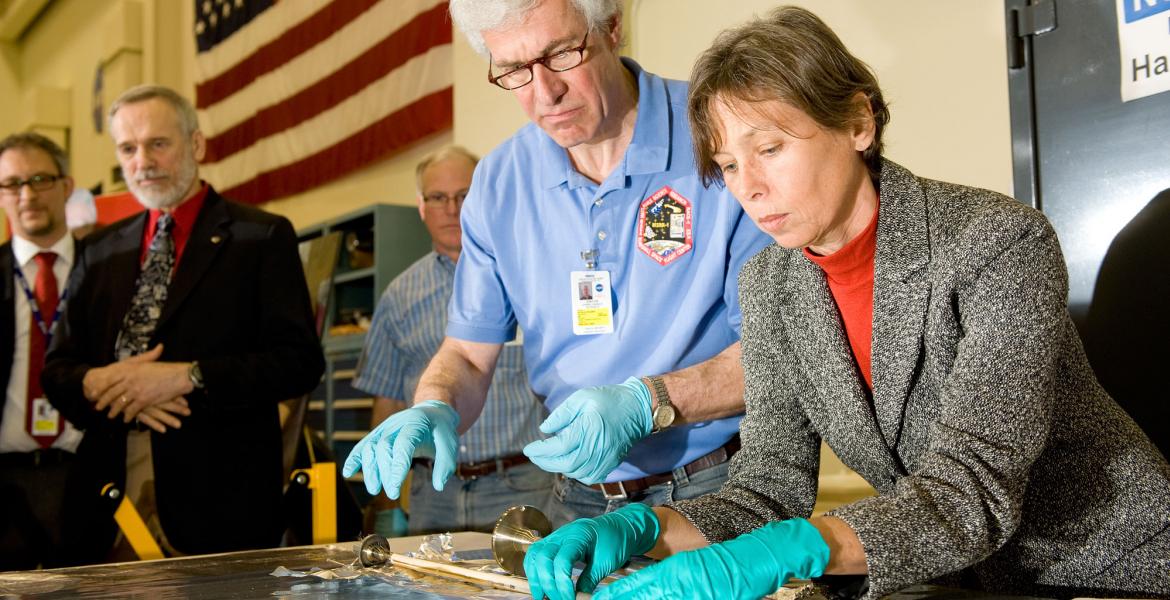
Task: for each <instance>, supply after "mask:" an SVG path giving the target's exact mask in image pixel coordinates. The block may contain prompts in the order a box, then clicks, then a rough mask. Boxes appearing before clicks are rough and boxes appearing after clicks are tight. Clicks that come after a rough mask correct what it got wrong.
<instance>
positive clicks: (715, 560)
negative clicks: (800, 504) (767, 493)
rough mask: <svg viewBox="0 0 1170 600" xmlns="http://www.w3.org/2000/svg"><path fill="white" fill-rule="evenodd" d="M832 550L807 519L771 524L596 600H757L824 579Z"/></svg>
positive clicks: (637, 577) (673, 560) (633, 578)
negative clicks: (789, 584) (794, 582)
mask: <svg viewBox="0 0 1170 600" xmlns="http://www.w3.org/2000/svg"><path fill="white" fill-rule="evenodd" d="M828 563H829V546H828V545H827V544H825V540H824V538H822V537H821V534H820V532H818V531H817V529H816V527H813V526H812V524H811V523H809V522H808V521H806V520H804V519H789V520H787V521H777V522H773V523H768V524H767V525H764V526H763V527H761V528H759V529H757V530H755V531H753V532H751V533H745V534H744V535H741V536H739V537H737V538H735V539H733V540H729V541H726V542H723V543H721V544H715V545H713V546H707V547H706V548H700V549H698V550H691V551H689V552H682V553H679V554H676V555H674V556H672V557H670V558H667V559H666V560H664V561H662V562H660V563H658V564H656V565H653V566H650V567H647V568H645V569H642V570H640V571H638V572H637V573H634V574H633V575H630V576H628V577H623V578H622V579H620V580H618V581H616V582H614V583H611V584H609V585H607V586H605V587H604V588H602V589H601V591H599V592H598V593H597V594H595V595H594V596H593V597H594V599H595V600H608V599H610V598H623V599H625V600H651V599H653V600H659V599H665V598H686V599H691V598H694V599H705V600H738V599H741V598H742V599H743V600H754V599H756V598H762V597H764V596H767V595H768V594H771V593H772V592H775V591H776V590H778V589H780V586H782V585H784V583H785V582H786V581H788V580H789V579H793V578H796V579H811V578H813V577H820V576H821V575H822V574H823V573H824V572H825V565H827V564H828Z"/></svg>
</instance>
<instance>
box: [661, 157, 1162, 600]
mask: <svg viewBox="0 0 1170 600" xmlns="http://www.w3.org/2000/svg"><path fill="white" fill-rule="evenodd" d="M880 189H881V206H880V207H879V214H878V230H877V249H876V254H875V257H874V288H873V340H872V344H873V345H872V347H873V359H872V372H873V392H872V394H870V393H869V391H868V389H867V388H866V385H865V382H864V380H863V379H862V378H861V374H860V371H859V370H858V368H857V363H856V361H855V360H854V357H853V353H852V351H851V349H850V347H849V342H848V339H847V337H846V335H845V330H844V327H843V326H842V324H841V319H840V316H839V313H838V310H837V307H836V304H835V303H834V300H833V297H832V295H831V293H830V292H829V288H828V285H827V284H826V281H825V275H824V272H823V271H821V270H820V268H818V267H817V266H816V265H814V264H813V263H812V262H811V261H809V260H808V259H807V258H805V256H804V255H803V254H802V253H801V252H800V251H793V250H786V249H784V248H781V247H779V246H775V245H773V246H771V247H769V248H766V249H765V250H763V251H762V252H760V253H759V254H757V255H756V256H755V257H753V258H752V259H751V260H749V261H748V262H747V263H746V264H745V265H744V267H743V270H742V271H741V272H740V278H739V281H740V304H741V306H742V309H743V364H744V382H745V395H744V400H745V403H746V405H747V414H746V416H745V417H744V419H743V422H742V424H741V426H740V436H741V440H742V443H743V449H742V450H741V451H740V452H739V453H738V454H736V456H735V457H734V459H733V460H732V461H731V466H730V474H729V479H728V483H727V485H725V486H724V488H723V489H722V490H720V492H719V493H717V494H714V495H711V496H707V497H704V498H700V499H697V500H693V501H683V502H679V503H678V504H675V505H673V508H675V509H676V510H678V511H679V512H681V513H682V514H683V515H684V516H685V517H686V518H687V519H689V520H690V521H691V522H692V523H694V524H695V526H696V527H697V528H698V529H699V530H700V531H701V532H702V533H703V535H704V536H705V537H706V538H707V539H708V540H711V541H720V540H724V539H729V538H732V537H735V536H736V535H739V534H741V533H746V532H747V531H750V530H752V529H755V528H756V527H759V526H761V525H763V524H764V523H765V522H767V521H772V520H781V519H787V518H791V517H807V516H808V515H809V513H811V512H812V508H813V503H814V501H815V499H816V494H817V467H818V463H819V454H818V451H819V445H820V440H822V439H823V440H824V441H825V442H827V443H828V445H829V446H830V447H831V448H832V449H833V451H834V452H836V454H837V455H838V456H839V457H840V458H841V460H842V461H843V462H844V463H845V464H846V465H848V466H850V467H852V468H853V469H854V470H856V471H857V472H858V473H859V474H860V475H861V476H862V477H864V478H865V479H866V481H868V482H869V483H870V484H872V485H873V486H874V487H875V488H876V489H877V491H878V494H879V495H878V496H877V497H873V498H865V499H862V500H860V501H858V502H855V503H853V504H850V505H847V506H844V507H841V508H838V509H836V510H834V511H833V512H832V513H831V514H833V515H834V516H836V517H838V518H840V519H841V520H843V521H845V522H846V523H848V524H849V525H850V527H852V529H853V530H854V531H855V532H856V533H857V536H858V538H859V539H860V540H861V544H862V546H863V547H864V549H865V554H866V561H867V565H868V569H869V579H870V588H869V597H871V598H879V597H882V596H885V595H886V594H889V593H892V592H894V591H896V590H898V589H901V588H903V587H906V586H908V585H911V584H915V583H922V582H927V581H931V580H935V579H936V578H940V577H943V576H948V575H951V574H955V573H959V572H962V571H964V569H968V568H969V569H970V570H969V571H965V572H964V573H963V575H965V576H967V577H968V578H967V579H965V580H959V581H956V580H954V579H950V580H947V581H946V583H951V584H954V583H961V584H962V585H969V586H974V587H979V588H983V589H986V590H989V591H994V592H1001V593H1011V594H1029V595H1038V596H1048V597H1067V596H1071V595H1074V594H1080V595H1093V596H1118V595H1120V596H1121V597H1139V596H1140V597H1144V596H1148V595H1150V594H1157V595H1166V594H1170V568H1168V567H1170V465H1167V463H1166V461H1165V460H1164V459H1163V458H1162V456H1161V455H1160V454H1159V453H1158V451H1157V449H1156V448H1154V446H1153V444H1151V443H1150V441H1149V439H1148V438H1146V436H1145V435H1143V434H1142V432H1141V430H1140V429H1138V427H1137V425H1136V424H1135V423H1134V422H1133V420H1132V419H1130V418H1129V417H1128V416H1127V415H1126V414H1125V412H1124V411H1122V410H1121V408H1120V407H1119V406H1118V405H1117V404H1116V403H1115V402H1113V400H1111V399H1110V398H1109V396H1108V395H1107V394H1106V393H1105V391H1104V390H1103V389H1101V386H1100V385H1098V384H1097V381H1096V379H1095V378H1094V377H1093V372H1092V370H1091V369H1090V367H1089V364H1088V362H1087V361H1086V359H1085V354H1084V352H1083V350H1082V349H1081V345H1080V340H1079V338H1078V337H1077V333H1076V330H1075V329H1074V327H1073V323H1072V320H1071V318H1070V317H1069V314H1068V309H1067V302H1068V273H1067V270H1066V268H1065V265H1064V260H1063V257H1062V255H1061V252H1060V245H1059V244H1058V242H1057V239H1056V234H1055V232H1053V230H1052V227H1051V226H1050V225H1049V224H1048V221H1047V220H1046V219H1045V218H1044V216H1043V215H1041V214H1040V213H1038V212H1036V211H1035V210H1032V209H1031V208H1028V207H1026V206H1024V205H1023V204H1020V203H1018V202H1016V201H1014V200H1012V199H1010V198H1006V197H1004V196H1001V195H999V194H995V193H993V192H989V191H986V190H978V189H974V188H968V187H964V186H959V185H953V184H947V183H941V182H937V181H931V180H928V179H921V178H918V177H915V176H914V175H913V174H912V173H910V172H909V171H907V170H905V169H903V168H902V167H900V166H898V165H896V164H894V163H892V162H889V161H885V162H884V163H883V166H882V172H881V188H880Z"/></svg>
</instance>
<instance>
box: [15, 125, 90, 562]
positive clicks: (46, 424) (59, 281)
mask: <svg viewBox="0 0 1170 600" xmlns="http://www.w3.org/2000/svg"><path fill="white" fill-rule="evenodd" d="M72 191H73V178H71V177H69V172H68V161H67V158H66V156H65V151H64V150H62V149H61V147H60V146H58V145H57V144H56V143H55V142H53V141H52V140H50V139H48V138H46V137H44V136H42V135H40V134H37V133H18V134H13V135H10V136H8V137H7V138H5V139H4V140H3V141H0V205H3V207H4V211H5V213H6V214H7V216H8V225H9V228H10V231H11V232H12V236H11V238H10V239H9V241H8V242H7V243H5V244H4V245H3V246H0V278H2V279H3V282H4V284H3V287H2V288H0V289H2V290H3V294H2V295H0V349H2V351H0V355H2V356H3V357H4V358H3V359H0V384H2V385H3V389H5V390H6V396H5V400H4V410H3V414H2V418H0V569H4V570H7V569H32V568H36V567H38V566H44V567H59V566H67V565H70V564H74V563H76V562H81V561H85V560H86V558H89V559H97V558H100V556H98V557H82V556H77V555H75V554H74V551H75V550H77V549H78V548H79V546H80V545H79V544H77V543H74V540H75V538H76V536H77V535H79V534H80V533H81V531H80V530H78V529H67V528H66V526H67V525H68V526H73V525H76V523H77V521H78V520H81V519H79V515H78V511H79V510H81V507H82V505H84V504H86V503H88V504H96V503H97V502H98V500H99V499H98V497H97V496H96V495H94V496H93V497H91V498H81V497H77V496H76V495H75V494H72V493H70V492H71V490H70V486H71V485H72V484H73V482H74V474H75V470H76V455H75V453H76V452H77V447H78V445H79V444H80V443H81V439H82V432H80V431H78V430H77V428H75V427H74V426H73V424H72V423H70V422H69V421H67V420H65V419H64V418H62V417H61V414H60V413H59V412H57V410H56V409H55V408H53V406H52V405H51V404H49V401H48V400H47V399H46V398H45V394H44V392H43V391H42V390H41V382H40V375H41V370H42V369H43V367H44V363H45V350H46V348H47V347H48V344H49V343H50V342H51V341H52V338H53V335H54V333H56V330H57V322H58V319H59V316H60V315H61V313H62V312H64V310H65V304H66V302H67V300H68V296H69V294H70V292H74V291H76V281H75V280H76V277H75V275H76V274H77V273H78V270H77V269H75V268H74V267H75V266H76V264H77V261H76V248H77V246H78V243H77V242H75V241H74V239H73V236H71V235H69V229H68V226H67V225H66V220H65V202H66V200H67V199H68V198H69V195H70V193H72Z"/></svg>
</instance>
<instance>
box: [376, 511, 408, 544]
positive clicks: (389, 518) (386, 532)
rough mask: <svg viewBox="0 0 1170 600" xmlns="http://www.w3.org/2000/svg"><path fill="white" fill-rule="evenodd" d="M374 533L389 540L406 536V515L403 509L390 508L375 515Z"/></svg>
mask: <svg viewBox="0 0 1170 600" xmlns="http://www.w3.org/2000/svg"><path fill="white" fill-rule="evenodd" d="M374 533H376V534H378V535H380V536H382V537H388V538H396V537H403V536H405V535H406V513H405V512H403V511H402V509H401V508H390V509H387V510H380V511H378V512H376V513H374Z"/></svg>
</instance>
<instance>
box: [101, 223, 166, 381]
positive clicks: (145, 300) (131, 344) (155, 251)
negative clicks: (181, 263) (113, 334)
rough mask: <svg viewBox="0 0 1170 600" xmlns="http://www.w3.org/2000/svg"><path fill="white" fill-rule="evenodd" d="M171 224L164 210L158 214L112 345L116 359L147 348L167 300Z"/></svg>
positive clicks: (140, 352) (139, 352) (124, 357)
mask: <svg viewBox="0 0 1170 600" xmlns="http://www.w3.org/2000/svg"><path fill="white" fill-rule="evenodd" d="M174 224H175V221H174V219H173V218H172V217H171V215H169V214H167V213H163V214H162V216H160V217H159V218H158V224H157V226H156V228H155V232H154V238H153V239H151V240H150V248H149V249H148V250H147V252H146V262H144V263H142V271H141V272H140V273H139V274H138V281H137V282H136V286H137V289H136V290H135V292H134V298H133V299H131V300H130V309H129V310H127V311H126V316H125V317H124V318H123V319H122V331H121V332H120V333H119V334H118V341H117V343H116V344H115V345H114V352H115V355H116V356H117V357H118V360H123V359H126V358H129V357H131V356H134V355H136V354H142V353H143V352H146V351H147V350H149V349H150V348H149V347H148V346H149V344H150V338H151V336H153V335H154V328H155V326H156V325H158V318H159V315H161V314H162V308H163V305H165V304H166V302H167V286H169V285H170V283H171V270H172V269H173V268H174V266H175V241H174V239H173V238H171V229H172V228H174Z"/></svg>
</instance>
